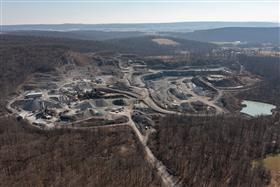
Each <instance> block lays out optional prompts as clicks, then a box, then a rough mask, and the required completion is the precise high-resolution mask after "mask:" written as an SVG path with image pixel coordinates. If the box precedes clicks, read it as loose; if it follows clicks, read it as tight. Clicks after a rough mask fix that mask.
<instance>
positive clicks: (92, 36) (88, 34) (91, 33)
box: [8, 30, 146, 41]
mask: <svg viewBox="0 0 280 187" xmlns="http://www.w3.org/2000/svg"><path fill="white" fill-rule="evenodd" d="M8 34H9V35H18V36H40V37H55V38H71V39H80V40H96V41H97V40H98V41H102V40H111V39H118V38H128V37H139V36H144V35H146V33H144V32H137V31H96V30H78V31H41V30H18V31H9V32H8Z"/></svg>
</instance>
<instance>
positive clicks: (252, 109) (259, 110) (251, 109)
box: [240, 100, 276, 117]
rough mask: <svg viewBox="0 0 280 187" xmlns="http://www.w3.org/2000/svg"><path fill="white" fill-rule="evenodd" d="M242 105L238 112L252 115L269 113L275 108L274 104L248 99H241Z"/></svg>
mask: <svg viewBox="0 0 280 187" xmlns="http://www.w3.org/2000/svg"><path fill="white" fill-rule="evenodd" d="M242 105H246V106H245V107H243V108H242V110H241V111H240V112H241V113H244V114H248V115H250V116H254V117H255V116H259V115H271V114H272V110H273V109H275V108H276V106H274V105H271V104H267V103H262V102H256V101H248V100H243V101H242Z"/></svg>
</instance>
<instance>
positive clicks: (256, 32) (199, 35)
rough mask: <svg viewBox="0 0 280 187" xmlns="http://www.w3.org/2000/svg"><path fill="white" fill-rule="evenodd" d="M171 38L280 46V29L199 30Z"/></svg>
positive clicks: (234, 28) (232, 28)
mask: <svg viewBox="0 0 280 187" xmlns="http://www.w3.org/2000/svg"><path fill="white" fill-rule="evenodd" d="M169 34H170V35H171V34H172V35H173V36H176V37H179V38H183V39H191V40H197V41H203V42H234V41H241V42H249V43H272V44H277V45H280V41H279V40H280V27H273V28H259V27H258V28H252V27H229V28H219V29H210V30H199V31H194V32H188V33H175V34H174V33H169Z"/></svg>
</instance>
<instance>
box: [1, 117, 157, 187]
mask: <svg viewBox="0 0 280 187" xmlns="http://www.w3.org/2000/svg"><path fill="white" fill-rule="evenodd" d="M0 168H1V171H0V181H1V182H0V186H3V187H4V186H142V187H147V186H160V185H161V181H160V179H159V178H158V177H157V174H156V173H155V172H154V170H153V169H152V168H151V167H150V165H149V164H147V162H146V161H145V160H144V153H143V151H142V149H141V146H140V144H139V143H138V140H137V138H136V137H135V135H134V134H133V132H132V130H131V129H129V128H128V127H127V128H118V129H111V130H108V129H107V130H105V129H103V130H101V129H100V130H96V131H70V130H53V131H40V130H36V129H32V128H31V127H29V125H27V124H25V123H24V122H17V121H15V120H14V119H7V118H5V119H3V118H1V119H0Z"/></svg>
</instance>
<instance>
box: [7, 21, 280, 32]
mask: <svg viewBox="0 0 280 187" xmlns="http://www.w3.org/2000/svg"><path fill="white" fill-rule="evenodd" d="M278 26H279V23H273V22H175V23H141V24H46V25H44V24H38V25H3V27H2V29H3V31H4V32H5V31H15V30H49V31H50V30H52V31H73V30H102V31H104V30H106V31H144V32H154V31H157V32H158V31H176V32H177V31H194V30H205V29H213V28H223V27H278Z"/></svg>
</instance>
